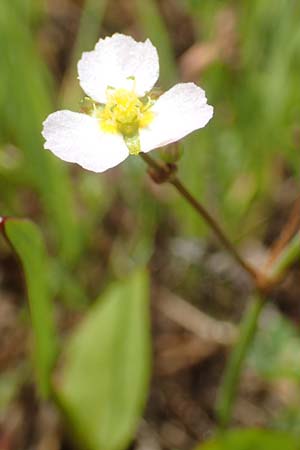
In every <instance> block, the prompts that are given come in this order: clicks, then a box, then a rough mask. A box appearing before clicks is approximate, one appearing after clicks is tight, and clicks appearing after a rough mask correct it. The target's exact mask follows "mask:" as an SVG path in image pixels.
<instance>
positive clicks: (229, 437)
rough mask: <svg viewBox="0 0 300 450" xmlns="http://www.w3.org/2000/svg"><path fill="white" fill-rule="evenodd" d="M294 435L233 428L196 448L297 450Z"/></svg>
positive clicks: (297, 446) (204, 449)
mask: <svg viewBox="0 0 300 450" xmlns="http://www.w3.org/2000/svg"><path fill="white" fill-rule="evenodd" d="M299 448H300V446H299V443H298V441H297V440H296V437H294V436H292V435H290V434H287V433H281V432H278V431H273V430H255V429H249V430H233V431H229V432H227V433H224V434H221V435H219V437H217V438H216V439H212V440H211V441H208V442H206V443H205V444H204V445H201V446H200V447H197V450H298V449H299Z"/></svg>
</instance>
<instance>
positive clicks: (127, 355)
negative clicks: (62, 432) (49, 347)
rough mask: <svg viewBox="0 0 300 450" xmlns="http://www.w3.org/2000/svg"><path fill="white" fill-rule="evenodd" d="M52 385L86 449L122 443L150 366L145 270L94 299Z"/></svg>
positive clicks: (117, 448) (115, 449) (112, 449)
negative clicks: (55, 384)
mask: <svg viewBox="0 0 300 450" xmlns="http://www.w3.org/2000/svg"><path fill="white" fill-rule="evenodd" d="M65 358H66V360H65V363H64V365H63V368H62V372H61V373H60V376H59V381H58V383H57V386H56V390H57V398H58V401H59V403H60V405H61V407H62V409H63V410H64V412H65V413H66V415H67V417H68V418H69V422H70V425H71V427H72V429H73V431H74V433H75V434H76V435H77V436H78V437H79V438H80V439H81V440H82V442H83V443H84V444H85V446H86V447H87V448H89V449H90V450H102V449H103V450H121V449H125V448H126V447H127V445H128V443H129V440H130V439H131V438H132V434H133V432H134V429H135V427H136V425H137V421H138V419H139V417H140V414H141V409H142V407H143V405H144V403H145V398H146V395H147V387H148V381H149V366H150V328H149V290H148V280H147V276H146V274H145V273H144V272H138V273H135V274H134V275H132V276H130V277H129V278H128V279H127V280H126V281H124V282H121V283H118V284H116V285H115V286H114V287H113V288H112V289H110V290H109V291H108V292H107V293H106V294H105V295H103V296H102V295H101V297H100V298H99V299H98V300H97V302H96V304H95V305H94V306H93V307H92V308H91V310H90V311H89V313H88V315H87V317H86V318H85V319H84V320H83V322H82V323H81V325H80V326H79V328H78V330H76V331H75V333H74V334H73V336H71V339H70V341H69V342H68V343H67V344H66V348H65Z"/></svg>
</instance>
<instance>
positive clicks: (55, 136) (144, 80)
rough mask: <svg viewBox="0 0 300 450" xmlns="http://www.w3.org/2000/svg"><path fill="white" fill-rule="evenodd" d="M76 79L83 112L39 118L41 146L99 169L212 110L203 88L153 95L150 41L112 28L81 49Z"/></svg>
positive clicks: (200, 121)
mask: <svg viewBox="0 0 300 450" xmlns="http://www.w3.org/2000/svg"><path fill="white" fill-rule="evenodd" d="M78 72H79V81H80V85H81V87H82V89H83V90H84V91H85V92H86V94H87V95H88V96H89V99H88V101H89V107H88V108H87V110H86V113H75V112H71V111H58V112H55V113H53V114H50V116H49V117H48V118H47V119H46V120H45V122H44V124H43V125H44V128H43V133H42V134H43V136H44V138H45V139H46V142H45V145H44V146H45V148H46V149H48V150H51V151H52V152H53V153H54V154H55V155H56V156H58V157H59V158H61V159H63V160H64V161H69V162H73V163H77V164H79V165H80V166H82V167H84V168H85V169H88V170H92V171H94V172H103V171H105V170H107V169H109V168H111V167H114V166H116V165H117V164H119V163H120V162H122V161H123V160H124V159H125V158H127V156H128V155H129V154H138V153H139V152H140V151H141V152H149V151H150V150H153V149H155V148H158V147H162V146H164V145H167V144H169V143H171V142H174V141H177V140H179V139H181V138H183V137H184V136H186V135H187V134H189V133H191V132H192V131H194V130H196V129H198V128H202V127H204V126H205V125H206V124H207V122H208V121H209V120H210V119H211V117H212V115H213V108H212V106H210V105H208V104H207V100H206V97H205V93H204V91H203V89H201V88H200V87H198V86H196V85H195V84H194V83H179V84H176V85H175V86H174V87H173V88H172V89H170V90H169V91H167V92H166V93H164V94H162V95H161V96H160V97H159V98H158V99H157V98H155V96H154V95H153V94H151V89H152V88H153V86H154V84H155V83H156V81H157V79H158V74H159V62H158V55H157V51H156V48H155V47H154V46H153V45H152V44H151V42H150V41H149V39H148V40H146V41H145V42H136V41H135V40H134V39H133V38H131V37H130V36H124V35H122V34H114V35H113V36H112V37H107V38H105V39H100V40H99V42H98V43H97V45H96V47H95V50H93V51H91V52H86V53H83V55H82V58H81V60H80V61H79V63H78Z"/></svg>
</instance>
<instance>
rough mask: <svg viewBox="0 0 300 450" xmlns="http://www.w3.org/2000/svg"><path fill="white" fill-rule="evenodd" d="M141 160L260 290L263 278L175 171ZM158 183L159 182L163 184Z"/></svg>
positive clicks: (148, 160) (157, 162)
mask: <svg viewBox="0 0 300 450" xmlns="http://www.w3.org/2000/svg"><path fill="white" fill-rule="evenodd" d="M140 156H141V158H142V159H143V160H144V161H145V162H146V164H148V166H149V167H150V168H151V169H152V170H153V171H154V173H152V172H150V175H151V177H152V178H153V179H154V181H155V182H157V179H159V180H163V181H168V182H169V183H170V184H172V185H173V186H174V187H175V189H176V190H177V192H178V193H179V194H180V195H181V196H182V197H183V198H185V200H186V201H187V202H188V203H189V204H190V205H191V206H192V207H193V208H194V209H195V210H196V211H197V212H198V214H199V215H200V216H201V217H202V218H203V219H204V220H205V222H206V223H207V224H208V226H209V227H210V228H211V229H212V230H213V231H214V233H215V234H216V236H217V237H218V239H219V240H220V241H221V242H222V244H223V245H224V247H225V248H226V249H227V251H228V252H229V253H230V254H231V255H232V257H233V258H234V259H235V261H236V262H237V263H238V264H239V265H240V266H241V267H242V268H243V269H244V270H245V271H246V272H247V273H248V274H249V275H250V277H251V278H252V279H253V281H254V283H255V285H256V286H257V287H258V288H261V287H262V286H263V285H264V277H263V275H262V274H261V273H259V272H258V271H257V270H256V269H255V268H254V267H253V266H252V265H251V264H249V263H248V262H247V261H246V260H245V259H244V258H243V257H242V256H241V255H240V254H239V252H238V251H237V250H236V248H235V247H234V245H233V244H232V243H231V242H230V240H229V238H228V237H227V236H226V234H225V232H224V231H223V229H222V228H221V226H220V225H219V223H218V222H217V220H216V219H215V218H214V217H213V216H212V215H211V214H210V213H209V212H208V211H207V209H206V208H205V207H204V206H203V205H202V203H201V202H199V200H197V199H196V198H195V197H194V196H193V195H192V194H191V193H190V192H189V191H188V190H187V188H186V187H185V186H184V185H183V183H182V182H181V181H180V179H179V178H178V177H177V176H176V175H175V170H173V171H171V170H170V167H169V165H166V164H162V163H161V162H159V161H156V160H155V159H153V158H152V157H151V156H149V155H148V154H145V153H141V154H140ZM153 175H154V176H153ZM163 181H160V182H163Z"/></svg>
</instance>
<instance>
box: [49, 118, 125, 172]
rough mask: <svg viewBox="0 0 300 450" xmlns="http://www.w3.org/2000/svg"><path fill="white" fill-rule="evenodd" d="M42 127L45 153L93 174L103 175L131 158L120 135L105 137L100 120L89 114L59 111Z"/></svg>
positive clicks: (106, 135)
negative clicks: (127, 158) (46, 150)
mask: <svg viewBox="0 0 300 450" xmlns="http://www.w3.org/2000/svg"><path fill="white" fill-rule="evenodd" d="M43 125H44V128H43V132H42V134H43V136H44V138H45V139H46V142H45V144H44V147H45V148H46V149H48V150H51V152H52V153H54V154H55V155H56V156H58V157H59V158H61V159H63V160H64V161H68V162H73V163H77V164H79V165H80V166H82V167H84V168H85V169H88V170H92V171H93V172H104V171H105V170H107V169H110V168H111V167H114V166H116V165H117V164H119V163H120V162H122V161H123V160H124V159H125V158H126V157H127V156H128V154H129V152H128V149H127V147H126V145H125V143H124V140H123V137H122V136H121V135H119V134H109V133H104V132H103V131H101V129H100V127H99V123H98V121H97V119H95V118H93V117H90V116H87V115H86V114H80V113H74V112H71V111H57V112H55V113H53V114H50V116H49V117H48V118H47V119H46V120H45V122H44V123H43Z"/></svg>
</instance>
